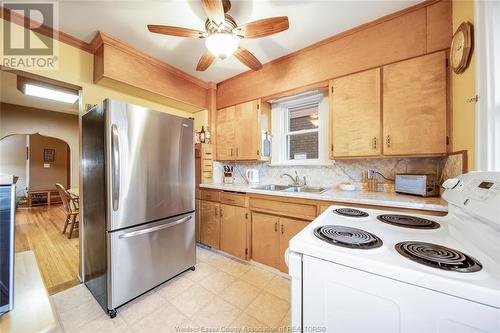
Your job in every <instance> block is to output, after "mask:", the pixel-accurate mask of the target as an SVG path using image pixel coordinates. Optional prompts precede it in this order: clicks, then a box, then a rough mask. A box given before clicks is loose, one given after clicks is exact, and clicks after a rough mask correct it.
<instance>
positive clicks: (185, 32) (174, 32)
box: [148, 24, 207, 38]
mask: <svg viewBox="0 0 500 333" xmlns="http://www.w3.org/2000/svg"><path fill="white" fill-rule="evenodd" d="M148 29H149V31H151V32H154V33H157V34H163V35H170V36H178V37H193V38H205V37H206V36H207V33H206V32H203V31H199V30H194V29H188V28H181V27H171V26H168V25H155V24H149V25H148Z"/></svg>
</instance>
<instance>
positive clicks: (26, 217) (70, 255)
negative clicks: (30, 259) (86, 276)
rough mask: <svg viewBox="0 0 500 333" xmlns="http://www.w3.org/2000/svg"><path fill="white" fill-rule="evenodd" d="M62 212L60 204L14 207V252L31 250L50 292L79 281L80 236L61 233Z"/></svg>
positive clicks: (63, 215) (53, 292)
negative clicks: (70, 237) (68, 235)
mask: <svg viewBox="0 0 500 333" xmlns="http://www.w3.org/2000/svg"><path fill="white" fill-rule="evenodd" d="M64 220H65V214H64V210H63V207H62V205H52V206H42V207H32V208H19V209H17V210H16V229H15V239H16V240H15V247H16V252H22V251H28V250H31V251H33V252H34V253H35V257H36V260H37V263H38V266H39V267H40V272H41V273H42V278H43V282H44V283H45V287H46V288H47V290H48V292H49V294H51V295H52V294H55V293H57V292H59V291H61V290H64V289H68V288H70V287H72V286H74V285H77V284H78V283H79V281H78V278H77V276H78V257H79V238H78V232H77V231H75V232H74V236H73V238H72V239H68V237H67V234H66V235H63V234H62V227H63V224H64Z"/></svg>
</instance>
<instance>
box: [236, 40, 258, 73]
mask: <svg viewBox="0 0 500 333" xmlns="http://www.w3.org/2000/svg"><path fill="white" fill-rule="evenodd" d="M234 56H235V57H236V58H237V59H238V60H239V61H241V62H242V63H243V64H244V65H245V66H247V67H249V68H250V69H253V70H254V71H258V70H259V69H261V68H262V64H261V63H260V61H259V59H257V58H256V57H255V56H254V55H253V54H252V53H251V52H250V51H248V50H247V49H245V48H243V47H241V46H240V47H238V49H237V50H236V52H234Z"/></svg>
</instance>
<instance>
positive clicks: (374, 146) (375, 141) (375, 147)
mask: <svg viewBox="0 0 500 333" xmlns="http://www.w3.org/2000/svg"><path fill="white" fill-rule="evenodd" d="M372 148H373V149H377V137H373V140H372Z"/></svg>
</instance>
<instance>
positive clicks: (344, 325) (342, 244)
mask: <svg viewBox="0 0 500 333" xmlns="http://www.w3.org/2000/svg"><path fill="white" fill-rule="evenodd" d="M444 186H445V188H446V191H445V193H444V198H445V199H446V200H447V201H448V204H449V213H448V215H447V216H444V217H440V216H431V215H413V214H412V215H403V214H401V213H395V212H390V211H382V210H375V209H354V208H349V207H340V206H331V207H330V208H329V209H327V210H326V211H325V212H324V213H323V214H321V215H320V216H319V217H318V218H317V219H316V220H314V221H313V222H312V223H311V224H310V225H308V226H307V227H306V228H305V229H304V230H302V231H301V232H300V233H299V234H297V235H296V236H295V237H294V238H293V239H292V240H291V241H290V248H289V250H290V253H289V258H288V260H289V269H290V275H291V278H292V299H291V301H292V325H293V326H294V328H301V329H300V330H298V331H301V332H309V331H311V329H314V328H318V327H320V328H322V329H324V331H325V332H358V333H362V332H385V333H390V332H483V333H484V332H491V333H493V332H500V241H499V240H500V219H499V216H500V172H495V173H493V172H471V173H468V174H465V175H462V176H460V177H458V178H457V179H453V180H448V181H446V182H445V184H444Z"/></svg>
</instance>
